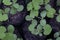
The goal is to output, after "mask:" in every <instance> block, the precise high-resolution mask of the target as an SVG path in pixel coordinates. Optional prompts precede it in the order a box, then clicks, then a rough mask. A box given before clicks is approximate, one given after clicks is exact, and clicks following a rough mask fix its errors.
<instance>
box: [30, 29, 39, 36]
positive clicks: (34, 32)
mask: <svg viewBox="0 0 60 40" xmlns="http://www.w3.org/2000/svg"><path fill="white" fill-rule="evenodd" d="M31 33H32V34H34V35H38V34H39V31H38V30H36V29H34V30H32V31H31Z"/></svg>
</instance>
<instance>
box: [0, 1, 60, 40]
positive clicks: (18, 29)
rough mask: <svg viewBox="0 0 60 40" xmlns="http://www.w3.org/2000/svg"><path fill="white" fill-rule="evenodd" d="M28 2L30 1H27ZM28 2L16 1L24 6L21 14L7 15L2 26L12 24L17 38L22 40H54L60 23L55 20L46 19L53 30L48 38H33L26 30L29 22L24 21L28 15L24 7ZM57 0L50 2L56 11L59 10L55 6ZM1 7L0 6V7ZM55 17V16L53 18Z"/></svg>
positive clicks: (59, 28)
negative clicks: (49, 39)
mask: <svg viewBox="0 0 60 40" xmlns="http://www.w3.org/2000/svg"><path fill="white" fill-rule="evenodd" d="M29 1H30V0H29ZM29 1H28V0H18V1H17V2H18V3H19V4H22V5H24V10H23V11H22V12H17V14H15V15H11V14H9V19H8V20H7V21H6V22H3V23H2V25H5V26H7V25H9V24H12V25H14V26H15V33H16V34H17V35H18V37H22V38H23V39H24V40H46V39H47V38H52V39H53V40H54V37H53V34H54V33H55V32H57V31H59V30H60V23H58V22H57V21H56V19H55V18H53V19H50V18H46V20H47V23H48V24H50V25H51V26H52V28H53V31H52V32H51V34H50V35H48V36H42V37H40V36H35V35H33V34H31V32H29V30H28V26H29V24H30V22H28V21H26V20H25V16H26V15H27V14H28V12H27V10H26V5H27V3H28V2H29ZM56 1H57V0H51V1H50V5H51V6H52V7H53V8H55V9H56V11H57V10H58V9H59V8H60V7H58V6H57V5H56ZM0 7H1V5H0ZM55 17H56V16H55Z"/></svg>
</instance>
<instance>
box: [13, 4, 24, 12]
mask: <svg viewBox="0 0 60 40" xmlns="http://www.w3.org/2000/svg"><path fill="white" fill-rule="evenodd" d="M13 7H14V8H16V9H17V11H22V10H23V8H24V7H23V5H19V4H18V3H15V4H13Z"/></svg>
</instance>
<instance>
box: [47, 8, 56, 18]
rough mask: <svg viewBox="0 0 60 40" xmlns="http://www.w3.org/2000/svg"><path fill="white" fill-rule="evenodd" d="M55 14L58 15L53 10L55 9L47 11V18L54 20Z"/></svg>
mask: <svg viewBox="0 0 60 40" xmlns="http://www.w3.org/2000/svg"><path fill="white" fill-rule="evenodd" d="M55 13H56V10H55V9H53V8H50V9H49V10H48V11H47V17H49V18H53V17H54V14H55Z"/></svg>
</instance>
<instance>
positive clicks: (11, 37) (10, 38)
mask: <svg viewBox="0 0 60 40" xmlns="http://www.w3.org/2000/svg"><path fill="white" fill-rule="evenodd" d="M2 40H16V38H15V37H14V34H12V33H6V36H5V37H4V38H3V39H2Z"/></svg>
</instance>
